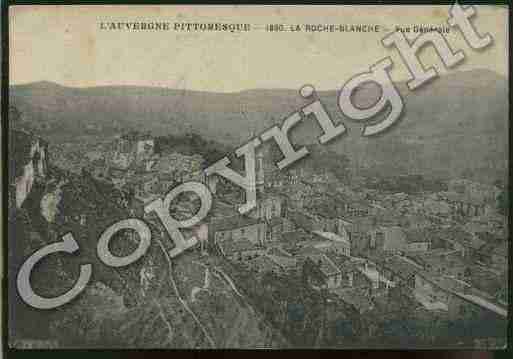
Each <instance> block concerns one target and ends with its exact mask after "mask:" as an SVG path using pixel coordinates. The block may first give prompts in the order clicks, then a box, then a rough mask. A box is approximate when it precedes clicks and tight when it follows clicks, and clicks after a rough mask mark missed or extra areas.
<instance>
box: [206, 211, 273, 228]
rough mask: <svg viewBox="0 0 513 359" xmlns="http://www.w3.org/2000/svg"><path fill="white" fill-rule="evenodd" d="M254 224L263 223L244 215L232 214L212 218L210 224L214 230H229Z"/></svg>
mask: <svg viewBox="0 0 513 359" xmlns="http://www.w3.org/2000/svg"><path fill="white" fill-rule="evenodd" d="M255 224H263V222H260V221H259V220H258V219H254V218H250V217H245V216H240V215H239V216H232V217H223V218H214V219H213V221H212V223H211V225H212V227H213V228H214V229H215V230H216V231H229V230H232V229H238V228H244V227H249V226H253V225H255Z"/></svg>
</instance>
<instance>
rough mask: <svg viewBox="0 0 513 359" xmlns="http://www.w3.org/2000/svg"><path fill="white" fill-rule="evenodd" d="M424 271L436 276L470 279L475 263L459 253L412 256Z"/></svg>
mask: <svg viewBox="0 0 513 359" xmlns="http://www.w3.org/2000/svg"><path fill="white" fill-rule="evenodd" d="M412 259H413V260H414V261H415V262H417V263H418V264H420V265H421V266H422V267H423V269H424V271H425V272H427V273H431V275H434V276H448V277H453V278H458V279H468V278H470V276H471V273H472V267H473V263H472V262H470V261H468V260H467V259H465V258H462V257H460V256H459V255H458V253H457V252H449V253H445V254H444V253H438V252H436V253H429V252H427V253H422V254H416V255H414V256H412Z"/></svg>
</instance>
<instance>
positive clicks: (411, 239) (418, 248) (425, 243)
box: [402, 229, 431, 253]
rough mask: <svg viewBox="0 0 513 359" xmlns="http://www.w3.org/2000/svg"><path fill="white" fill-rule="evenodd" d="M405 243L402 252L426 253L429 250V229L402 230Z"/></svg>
mask: <svg viewBox="0 0 513 359" xmlns="http://www.w3.org/2000/svg"><path fill="white" fill-rule="evenodd" d="M403 232H404V235H405V236H404V239H405V243H404V246H403V249H402V251H403V252H406V253H408V252H427V251H428V250H429V249H430V248H431V240H430V231H429V229H408V230H403Z"/></svg>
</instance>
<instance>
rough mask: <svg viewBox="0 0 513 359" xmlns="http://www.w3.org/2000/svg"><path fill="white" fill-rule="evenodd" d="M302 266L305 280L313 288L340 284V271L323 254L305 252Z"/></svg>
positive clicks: (326, 287) (325, 287)
mask: <svg viewBox="0 0 513 359" xmlns="http://www.w3.org/2000/svg"><path fill="white" fill-rule="evenodd" d="M303 266H304V267H303V268H304V269H303V270H304V273H305V274H306V280H307V282H308V283H309V285H310V286H311V287H312V288H313V289H316V290H320V289H332V288H337V287H339V286H340V285H341V284H342V272H341V271H340V270H339V269H338V268H337V266H336V265H335V264H334V263H333V261H331V259H329V258H328V257H327V256H326V255H325V254H315V253H313V254H307V255H306V260H305V262H304V264H303Z"/></svg>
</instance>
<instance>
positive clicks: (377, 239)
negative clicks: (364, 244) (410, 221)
mask: <svg viewBox="0 0 513 359" xmlns="http://www.w3.org/2000/svg"><path fill="white" fill-rule="evenodd" d="M405 246H406V235H405V234H404V231H403V230H402V229H401V228H400V227H398V226H391V227H386V226H380V227H378V228H377V229H376V230H375V231H374V232H373V233H372V236H371V238H370V242H369V249H370V250H371V251H372V250H377V251H383V252H390V253H399V252H401V251H403V250H404V248H405Z"/></svg>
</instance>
